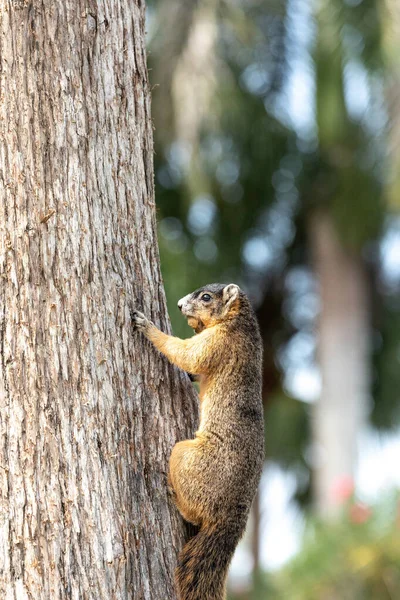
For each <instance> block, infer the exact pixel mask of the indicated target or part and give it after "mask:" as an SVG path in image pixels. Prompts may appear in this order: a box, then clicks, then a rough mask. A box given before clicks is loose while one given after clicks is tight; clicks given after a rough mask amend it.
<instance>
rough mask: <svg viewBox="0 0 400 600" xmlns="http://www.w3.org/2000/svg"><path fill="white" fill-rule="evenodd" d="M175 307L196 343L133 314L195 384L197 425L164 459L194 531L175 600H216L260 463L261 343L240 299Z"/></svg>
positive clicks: (216, 288)
mask: <svg viewBox="0 0 400 600" xmlns="http://www.w3.org/2000/svg"><path fill="white" fill-rule="evenodd" d="M178 307H179V309H180V311H181V312H182V314H183V315H184V316H185V317H186V318H187V320H188V324H189V325H190V326H191V327H192V328H193V329H194V330H195V332H196V334H197V335H194V336H193V337H191V338H188V339H185V340H182V339H180V338H177V337H173V336H171V335H167V334H165V333H162V332H161V331H160V330H159V329H158V328H157V327H156V326H155V325H154V324H153V323H152V322H151V321H149V320H148V319H147V318H146V317H145V316H144V315H143V314H142V313H141V312H139V311H137V310H135V309H132V310H131V319H132V325H133V328H134V329H135V330H139V331H141V332H142V333H143V334H144V335H145V336H146V337H147V338H148V339H149V340H150V341H151V342H152V343H153V344H154V346H155V347H156V348H157V350H159V351H160V352H161V353H162V354H164V355H165V356H166V357H167V358H168V359H169V360H170V361H171V362H172V363H173V364H175V365H177V366H178V367H180V368H181V369H183V370H185V371H187V372H188V373H190V374H193V375H195V376H196V379H197V380H198V381H199V383H200V393H199V397H200V425H199V428H198V431H197V432H196V434H195V438H194V439H190V440H185V441H182V442H178V443H177V444H176V445H175V446H174V448H173V450H172V453H171V457H170V462H169V474H168V486H169V488H170V491H171V493H172V495H173V498H174V500H175V503H176V506H177V508H178V510H179V512H180V513H181V515H182V517H183V518H184V519H185V520H186V521H188V522H190V523H192V524H194V525H196V526H198V527H199V531H198V533H197V534H196V535H195V536H194V537H192V538H191V539H190V540H189V541H188V542H187V544H186V545H185V546H184V548H183V550H182V551H181V553H180V555H179V557H178V566H177V568H176V571H175V582H176V587H177V590H178V597H179V600H223V599H224V598H225V597H226V578H227V573H228V568H229V564H230V562H231V559H232V557H233V553H234V551H235V548H236V546H237V544H238V542H239V540H240V538H241V537H242V535H243V533H244V530H245V527H246V522H247V518H248V514H249V511H250V507H251V504H252V501H253V498H254V495H255V493H256V490H257V486H258V483H259V479H260V476H261V470H262V465H263V460H264V420H263V407H262V400H261V367H262V341H261V335H260V330H259V327H258V323H257V320H256V316H255V314H254V311H253V309H252V307H251V304H250V301H249V299H248V298H247V296H246V294H245V293H244V292H243V291H242V290H241V289H240V288H239V287H238V286H237V285H235V284H229V285H223V284H219V283H213V284H210V285H207V286H205V287H202V288H200V289H198V290H196V291H194V292H193V293H191V294H188V295H187V296H185V297H184V298H182V299H181V300H179V302H178Z"/></svg>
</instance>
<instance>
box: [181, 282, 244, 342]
mask: <svg viewBox="0 0 400 600" xmlns="http://www.w3.org/2000/svg"><path fill="white" fill-rule="evenodd" d="M243 295H244V294H243V292H242V290H241V289H240V288H239V286H237V285H236V284H235V283H229V284H228V285H224V284H221V283H211V284H209V285H205V286H204V287H202V288H199V289H198V290H196V291H194V292H192V293H191V294H188V295H187V296H184V297H183V298H181V299H180V300H179V302H178V308H179V310H180V311H181V312H182V314H183V315H184V316H185V317H186V318H187V320H188V324H189V325H190V327H192V328H193V329H194V330H195V332H196V333H200V331H203V329H207V328H208V327H213V326H214V325H217V324H218V323H222V322H223V321H226V320H229V319H231V318H233V317H235V315H237V314H238V312H239V308H240V298H241V296H243Z"/></svg>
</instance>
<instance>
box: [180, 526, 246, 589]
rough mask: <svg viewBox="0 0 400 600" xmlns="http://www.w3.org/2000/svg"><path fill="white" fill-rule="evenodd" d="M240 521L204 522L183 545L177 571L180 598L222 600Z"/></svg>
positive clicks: (238, 537)
mask: <svg viewBox="0 0 400 600" xmlns="http://www.w3.org/2000/svg"><path fill="white" fill-rule="evenodd" d="M243 528H244V526H243V525H242V524H241V523H232V522H229V523H224V524H223V525H208V526H207V525H203V526H202V528H201V529H200V531H199V533H198V534H197V535H195V536H194V537H193V538H192V539H191V540H190V541H189V542H188V543H187V544H186V546H184V548H183V550H182V552H181V553H180V555H179V559H178V566H177V568H176V571H175V580H176V586H177V589H178V598H179V600H223V599H224V598H225V582H226V576H227V573H228V568H229V563H230V562H231V559H232V556H233V553H234V551H235V548H236V546H237V544H238V542H239V539H240V537H241V535H242V532H243Z"/></svg>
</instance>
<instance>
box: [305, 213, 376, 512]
mask: <svg viewBox="0 0 400 600" xmlns="http://www.w3.org/2000/svg"><path fill="white" fill-rule="evenodd" d="M310 234H311V235H310V241H311V244H312V248H313V251H314V267H315V274H316V276H317V278H318V282H319V286H320V297H321V310H320V315H319V322H318V331H317V337H318V363H319V366H320V370H321V377H322V390H321V397H320V399H319V401H318V402H317V403H316V405H315V410H314V420H313V427H314V442H315V444H316V447H315V451H316V454H317V463H316V467H315V478H314V482H315V498H316V504H317V509H318V511H319V513H320V514H321V515H322V516H324V517H330V516H334V515H335V514H336V512H337V510H338V508H339V506H340V502H341V501H343V499H341V498H339V494H340V493H341V488H343V486H344V485H347V484H348V482H349V480H350V479H353V477H354V470H355V466H356V460H357V448H358V442H359V438H360V434H361V433H362V431H363V427H364V425H365V420H366V414H367V410H368V387H369V372H368V364H369V356H368V354H369V316H368V295H369V294H368V285H367V281H366V275H365V272H364V268H363V265H362V262H361V259H360V258H359V257H357V256H353V255H351V254H350V253H349V252H346V251H345V250H344V249H343V247H342V245H341V244H340V241H339V239H338V237H337V234H336V232H335V229H334V226H333V223H332V220H331V218H330V217H329V215H328V214H325V213H323V212H322V211H321V212H318V213H317V214H315V215H314V219H313V221H312V225H311V228H310Z"/></svg>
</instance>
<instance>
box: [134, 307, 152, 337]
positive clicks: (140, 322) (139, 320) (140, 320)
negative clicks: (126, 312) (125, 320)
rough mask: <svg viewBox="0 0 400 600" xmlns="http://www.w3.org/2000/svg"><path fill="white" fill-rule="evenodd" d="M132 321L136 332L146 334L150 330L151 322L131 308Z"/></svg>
mask: <svg viewBox="0 0 400 600" xmlns="http://www.w3.org/2000/svg"><path fill="white" fill-rule="evenodd" d="M130 313H131V320H132V328H133V330H134V331H142V332H145V331H147V329H148V328H149V325H150V321H149V320H148V319H146V317H145V316H144V314H143V313H141V312H139V311H138V310H135V309H134V308H131V310H130Z"/></svg>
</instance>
